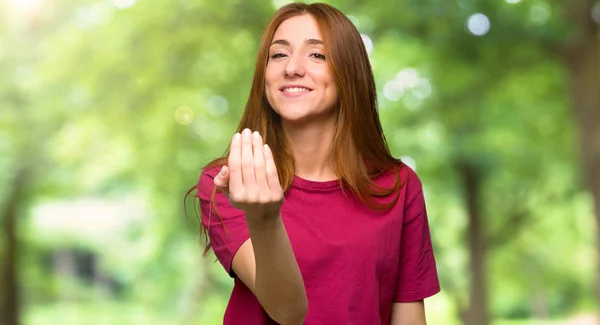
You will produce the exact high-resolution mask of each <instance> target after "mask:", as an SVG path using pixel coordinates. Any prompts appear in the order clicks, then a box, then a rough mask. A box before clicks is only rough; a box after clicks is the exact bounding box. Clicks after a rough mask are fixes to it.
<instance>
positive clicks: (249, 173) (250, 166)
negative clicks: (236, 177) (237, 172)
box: [241, 129, 256, 187]
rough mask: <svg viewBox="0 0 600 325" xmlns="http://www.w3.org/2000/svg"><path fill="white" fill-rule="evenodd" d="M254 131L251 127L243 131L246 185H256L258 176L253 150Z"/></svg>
mask: <svg viewBox="0 0 600 325" xmlns="http://www.w3.org/2000/svg"><path fill="white" fill-rule="evenodd" d="M252 151H253V150H252V132H250V130H249V129H244V131H242V149H241V153H242V154H241V155H242V156H241V157H242V161H241V165H242V182H243V184H244V187H254V186H255V185H256V176H255V175H254V153H253V152H252Z"/></svg>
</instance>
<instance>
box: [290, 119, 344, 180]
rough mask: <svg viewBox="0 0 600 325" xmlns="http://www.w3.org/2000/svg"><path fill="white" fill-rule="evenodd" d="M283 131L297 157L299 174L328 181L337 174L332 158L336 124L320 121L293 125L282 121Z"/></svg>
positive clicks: (297, 172) (295, 157)
mask: <svg viewBox="0 0 600 325" xmlns="http://www.w3.org/2000/svg"><path fill="white" fill-rule="evenodd" d="M282 128H283V132H284V134H285V136H286V138H287V141H288V144H289V145H290V148H291V150H292V153H293V155H294V159H295V167H296V170H295V173H296V175H297V176H299V177H302V178H304V179H307V180H312V181H328V180H334V179H337V178H338V177H337V176H336V175H335V171H334V169H333V160H332V158H333V157H332V154H331V152H332V148H333V146H332V144H333V136H334V134H335V124H334V123H333V122H332V121H318V122H313V123H310V124H308V125H307V124H304V125H292V124H289V123H285V122H284V121H282Z"/></svg>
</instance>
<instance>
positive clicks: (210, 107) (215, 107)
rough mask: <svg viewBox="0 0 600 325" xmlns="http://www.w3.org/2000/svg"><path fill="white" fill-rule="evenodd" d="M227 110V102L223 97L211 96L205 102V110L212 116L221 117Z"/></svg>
mask: <svg viewBox="0 0 600 325" xmlns="http://www.w3.org/2000/svg"><path fill="white" fill-rule="evenodd" d="M228 109H229V102H227V99H225V98H224V97H221V96H218V95H215V96H211V97H210V98H209V99H208V100H207V101H206V110H207V111H208V113H209V114H210V115H212V116H221V115H223V114H225V113H227V110H228Z"/></svg>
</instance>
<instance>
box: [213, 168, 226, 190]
mask: <svg viewBox="0 0 600 325" xmlns="http://www.w3.org/2000/svg"><path fill="white" fill-rule="evenodd" d="M214 183H215V186H216V187H217V189H218V190H219V191H221V192H223V194H225V195H227V196H229V168H227V166H223V167H221V171H219V173H218V174H217V176H215V180H214Z"/></svg>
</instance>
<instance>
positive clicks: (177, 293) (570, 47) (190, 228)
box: [0, 0, 600, 325]
mask: <svg viewBox="0 0 600 325" xmlns="http://www.w3.org/2000/svg"><path fill="white" fill-rule="evenodd" d="M287 2H288V1H281V0H274V1H266V0H223V1H208V0H152V1H148V0H111V1H106V0H24V1H22V0H0V41H1V42H0V181H1V182H2V186H0V224H1V228H0V230H1V231H2V234H1V235H0V255H1V256H2V258H1V259H0V325H21V324H24V325H45V324H61V325H71V324H86V325H96V324H111V325H112V324H117V325H120V324H123V325H128V324H144V325H147V324H160V325H163V324H164V325H174V324H199V325H212V324H220V323H222V316H223V313H224V310H225V307H226V304H227V299H228V296H229V293H230V292H231V288H232V280H231V279H230V278H229V277H228V276H227V274H226V272H225V271H224V270H223V269H222V267H221V265H220V264H219V263H218V262H215V258H214V256H212V255H209V256H208V257H207V258H202V257H201V255H202V252H203V245H202V244H203V241H202V240H201V238H200V237H199V234H198V221H197V219H196V215H195V213H194V203H193V202H192V201H189V202H188V204H187V217H186V213H185V211H184V203H183V197H184V194H185V193H186V192H187V190H188V189H190V188H191V187H193V186H194V185H195V182H196V181H197V179H198V176H199V174H200V170H201V168H202V166H203V165H205V164H206V163H208V162H209V161H210V160H211V158H214V157H217V156H219V155H221V154H222V153H223V151H224V149H225V147H226V145H227V143H228V141H229V140H230V138H231V135H232V133H233V132H234V130H235V127H236V125H237V121H238V120H239V118H240V116H241V112H242V110H243V107H244V104H245V100H246V99H247V96H248V93H249V89H250V85H251V81H252V73H253V70H254V64H255V60H256V52H257V47H258V42H259V38H260V36H261V33H262V31H263V30H264V28H265V27H266V23H267V21H268V19H269V17H270V16H271V15H272V14H273V13H274V11H275V10H276V8H278V7H280V6H282V5H284V4H285V3H287ZM327 2H328V3H330V4H333V5H335V6H336V7H338V8H340V9H341V10H342V11H343V12H344V13H346V14H347V15H348V17H349V18H350V19H351V20H352V22H353V23H354V24H355V25H356V27H357V28H358V29H359V31H360V32H361V35H362V39H363V41H364V44H365V46H366V48H367V51H368V53H369V56H370V59H371V63H372V66H373V69H374V73H375V78H376V82H377V87H378V96H379V104H380V106H379V111H380V114H381V120H382V123H383V124H384V125H383V126H384V130H385V134H386V137H387V140H388V143H389V146H390V149H391V150H392V152H393V154H394V155H396V156H397V157H399V158H401V159H402V160H403V161H405V162H406V163H407V164H409V165H410V166H412V167H413V168H415V169H416V171H417V173H418V174H419V176H420V177H421V179H422V181H423V184H424V189H425V195H426V201H427V206H428V212H429V221H430V225H431V232H432V238H433V241H434V248H435V253H436V258H437V263H438V272H439V275H440V280H441V284H442V292H441V293H440V294H438V295H436V296H435V297H433V298H431V299H427V301H426V309H427V314H428V316H427V317H428V321H429V322H428V324H431V325H458V324H465V325H488V324H493V325H525V324H541V325H548V324H553V325H567V324H569V325H592V324H593V325H596V324H600V322H595V321H594V319H595V317H594V315H597V314H598V312H599V310H600V306H599V305H600V301H599V300H598V299H599V297H600V275H599V274H600V271H599V270H600V268H599V266H598V257H599V256H600V244H598V245H596V243H597V236H598V231H597V229H599V228H600V176H599V175H600V158H598V156H599V154H598V148H600V142H599V140H598V139H600V137H599V136H598V132H600V131H599V130H600V95H598V93H599V92H600V91H599V90H600V71H599V70H598V66H599V62H600V57H599V56H598V40H599V37H598V35H599V34H598V24H600V2H595V0H594V1H593V0H570V1H564V0H494V1H492V0H379V1H375V0H370V1H358V0H356V1H354V0H346V1H344V0H338V1H327ZM594 150H595V151H594ZM594 152H595V153H594ZM594 184H596V185H594ZM593 186H596V187H595V188H596V190H595V192H594V191H592V190H591V189H592V188H594V187H593ZM599 242H600V241H599ZM595 288H596V289H595Z"/></svg>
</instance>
